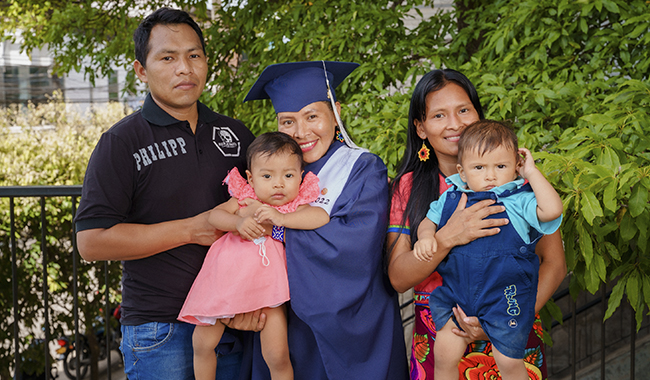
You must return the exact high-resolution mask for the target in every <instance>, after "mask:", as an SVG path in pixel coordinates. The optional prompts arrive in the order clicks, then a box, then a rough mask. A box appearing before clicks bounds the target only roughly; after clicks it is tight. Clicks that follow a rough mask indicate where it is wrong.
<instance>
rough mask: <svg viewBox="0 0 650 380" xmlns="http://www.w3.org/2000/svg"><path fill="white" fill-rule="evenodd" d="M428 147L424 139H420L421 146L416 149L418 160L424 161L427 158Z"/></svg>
mask: <svg viewBox="0 0 650 380" xmlns="http://www.w3.org/2000/svg"><path fill="white" fill-rule="evenodd" d="M429 153H430V151H429V148H427V145H426V144H425V143H424V140H422V148H420V150H418V157H419V158H420V161H422V162H424V161H426V160H428V159H429Z"/></svg>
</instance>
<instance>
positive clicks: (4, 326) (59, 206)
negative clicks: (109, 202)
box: [0, 93, 127, 380]
mask: <svg viewBox="0 0 650 380" xmlns="http://www.w3.org/2000/svg"><path fill="white" fill-rule="evenodd" d="M62 101H63V99H62V96H61V94H60V93H59V94H55V97H54V98H53V99H52V100H51V102H50V103H48V104H43V105H39V106H35V105H33V104H29V105H28V106H26V107H18V106H15V107H11V108H8V109H0V186H32V185H74V184H80V183H81V182H82V179H83V175H84V172H85V170H86V163H87V162H88V159H89V158H90V153H91V152H92V149H93V148H94V146H95V144H96V142H97V140H98V139H99V136H100V134H101V132H102V131H103V130H105V129H106V127H107V126H110V125H111V124H113V123H115V122H116V121H118V120H120V119H121V118H122V117H124V116H125V115H126V114H127V112H126V111H127V110H125V109H124V107H123V106H122V105H120V104H111V105H109V106H108V107H107V108H105V109H101V110H97V111H96V112H94V113H92V114H90V115H80V114H79V113H78V112H70V110H67V109H66V105H65V104H64V103H62ZM11 126H23V127H24V126H31V127H41V128H42V127H44V126H49V127H50V128H52V127H53V128H54V129H53V130H48V129H46V130H41V131H37V130H35V129H32V128H29V129H27V128H26V129H25V131H24V132H23V133H14V132H11V131H10V129H9V127H11ZM76 201H77V204H78V201H79V199H77V200H76ZM14 207H15V210H16V215H15V231H16V233H15V239H16V256H17V263H16V264H17V278H19V279H21V281H19V282H18V297H17V298H18V310H19V315H20V326H21V342H20V346H21V353H22V357H23V358H25V359H26V360H25V362H24V363H23V364H22V369H23V370H24V371H25V372H26V373H33V372H37V373H38V372H42V371H43V368H45V362H44V357H43V347H42V345H33V344H32V342H33V339H34V338H40V339H42V338H44V333H43V331H41V330H40V329H41V327H42V321H43V302H44V301H43V298H42V289H43V275H42V273H43V261H42V252H41V241H40V240H41V228H42V227H41V204H40V198H15V199H14ZM44 207H45V210H46V212H45V215H46V233H47V237H46V245H47V249H46V251H47V261H48V267H47V273H48V275H47V281H48V296H49V299H48V302H49V305H50V308H49V317H50V325H51V331H50V335H51V337H52V338H53V339H56V338H58V337H59V336H60V335H63V334H64V333H66V334H67V333H69V332H70V331H73V328H74V324H73V316H74V314H73V311H72V305H73V299H72V297H73V294H74V293H73V292H72V290H73V285H72V281H73V272H72V271H73V261H72V260H73V253H72V252H73V251H72V207H73V205H72V199H71V198H70V197H61V198H58V197H54V198H47V199H46V200H45V202H44ZM9 214H10V200H9V199H8V198H0V276H2V278H3V281H0V305H1V307H0V347H2V350H0V379H3V380H4V379H10V378H11V376H10V372H9V369H10V368H12V367H13V364H14V353H13V348H14V345H13V331H14V321H13V308H12V302H13V297H12V281H11V278H12V277H11V245H10V244H11V243H10V240H11V235H10V231H11V230H10V215H9ZM77 257H78V256H77ZM77 263H78V272H77V283H78V284H77V289H78V294H79V295H80V301H79V315H80V324H81V326H80V332H81V333H83V332H84V331H90V329H91V324H92V323H93V321H94V318H95V316H97V315H100V313H101V310H102V307H103V302H104V298H103V297H104V290H105V279H104V265H105V264H104V263H103V262H100V263H86V262H83V260H81V259H80V258H79V257H78V258H77ZM109 273H110V278H109V289H111V290H112V291H113V292H112V296H111V301H112V302H119V294H117V293H116V291H117V290H118V289H119V281H120V275H121V272H120V266H119V262H111V263H109ZM25 331H27V332H28V333H27V334H25ZM53 362H54V359H53V358H50V363H53ZM95 372H96V368H95ZM61 375H62V374H61Z"/></svg>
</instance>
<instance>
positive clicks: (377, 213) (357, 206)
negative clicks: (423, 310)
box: [252, 142, 408, 380]
mask: <svg viewBox="0 0 650 380" xmlns="http://www.w3.org/2000/svg"><path fill="white" fill-rule="evenodd" d="M338 149H349V148H348V147H347V146H345V145H343V144H341V143H338V142H334V143H333V144H332V146H331V147H330V149H329V151H328V152H327V154H326V155H325V156H324V157H323V158H321V159H320V160H319V161H317V162H315V163H312V164H309V165H307V167H306V168H305V171H311V172H313V173H314V174H316V175H318V173H319V171H320V170H321V169H322V168H323V166H324V165H325V163H326V162H327V161H328V160H329V159H330V158H332V154H333V153H334V152H335V151H336V150H338ZM337 181H346V183H345V186H344V188H343V191H342V192H341V194H340V196H339V197H338V199H336V201H335V202H334V205H333V207H332V210H331V212H330V222H329V223H328V224H326V225H325V226H323V227H321V228H318V229H316V230H311V231H304V230H288V231H287V233H286V237H285V240H286V249H287V269H288V275H289V288H290V292H291V301H290V302H289V303H288V314H289V316H288V323H289V350H290V352H291V361H292V363H293V366H294V374H295V376H294V377H295V379H296V380H301V379H310V380H319V379H341V380H344V379H372V380H382V379H386V380H401V379H407V378H408V366H407V361H406V348H405V343H404V333H403V329H402V324H401V317H400V314H399V305H398V301H397V294H396V292H395V291H394V290H393V289H392V287H391V286H390V282H389V281H388V278H387V276H386V275H385V274H384V271H383V264H382V256H383V253H382V247H383V243H384V238H385V233H386V227H387V218H388V181H387V175H386V166H385V165H384V163H383V162H382V161H381V159H380V158H379V157H378V156H376V155H374V154H371V153H367V152H366V153H363V154H361V156H360V157H359V158H358V159H357V161H356V162H355V164H354V166H353V167H352V171H351V172H350V175H349V176H348V177H347V179H346V178H338V179H337ZM335 182H336V181H335ZM324 185H325V186H327V183H325V184H324ZM255 341H256V342H255V346H256V347H255V351H256V354H255V355H254V358H253V371H252V372H253V374H252V378H253V379H254V380H261V379H270V376H269V373H268V368H267V367H266V365H265V363H264V361H263V358H262V356H261V354H260V348H259V334H256V337H255Z"/></svg>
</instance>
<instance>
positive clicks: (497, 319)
mask: <svg viewBox="0 0 650 380" xmlns="http://www.w3.org/2000/svg"><path fill="white" fill-rule="evenodd" d="M517 145H518V143H517V136H516V135H515V133H514V131H513V130H512V129H511V128H509V127H508V126H506V125H505V124H503V123H500V122H497V121H493V120H481V121H478V122H476V123H474V124H472V125H470V126H468V127H467V128H465V130H464V131H463V133H462V134H461V136H460V140H459V141H458V162H459V163H458V166H457V168H458V174H455V175H453V176H450V177H448V178H447V179H446V181H447V182H448V183H450V184H452V185H453V186H452V187H450V188H449V190H447V191H446V192H445V193H443V194H442V195H441V196H440V198H439V199H438V200H437V201H434V202H432V203H431V206H430V209H429V212H428V213H427V217H426V218H425V219H424V220H423V221H422V222H421V223H420V226H419V228H418V231H417V233H418V241H417V242H416V243H415V245H414V247H413V253H414V254H415V256H416V257H417V258H418V259H419V260H422V261H430V260H431V259H432V258H433V255H434V254H435V253H436V248H437V244H436V240H435V232H436V229H437V228H441V227H442V226H444V224H445V223H446V222H447V220H448V219H449V217H450V216H451V214H453V212H454V210H456V206H457V205H458V201H459V200H460V198H461V195H462V194H467V206H466V207H469V206H471V205H472V204H474V203H476V202H479V201H481V200H484V199H490V198H491V199H494V200H496V203H495V204H496V205H503V206H504V207H505V210H506V211H505V212H503V213H499V214H496V215H492V216H491V217H492V218H507V219H509V223H508V224H507V225H505V226H503V227H500V229H501V231H500V232H499V233H498V234H496V235H493V236H487V237H483V238H479V239H476V240H474V241H473V242H471V243H469V244H466V245H462V246H457V247H455V248H453V249H452V250H451V251H450V252H449V254H448V256H447V257H446V258H445V259H444V260H443V261H442V262H441V263H440V264H439V265H438V268H437V271H438V273H440V275H441V276H442V282H443V284H442V285H441V286H439V287H437V288H436V289H434V290H433V292H432V293H431V297H430V299H429V305H430V307H431V315H432V318H433V322H434V323H435V326H436V328H437V335H436V343H435V345H434V357H435V358H436V361H435V376H436V380H446V379H454V380H457V379H458V362H459V361H460V359H461V357H462V356H463V353H464V352H465V349H466V347H467V344H469V343H470V342H469V341H468V339H467V338H464V337H460V336H457V335H455V334H454V333H452V332H451V330H452V328H453V327H454V322H453V321H452V316H453V312H452V308H453V307H455V306H456V305H458V306H460V308H461V309H463V310H464V311H465V313H466V314H467V315H474V316H476V317H478V320H479V322H480V324H481V327H482V328H483V330H484V331H485V333H486V335H487V336H488V338H489V339H490V342H491V343H492V348H493V350H492V351H493V353H494V359H495V361H496V364H497V367H498V369H499V372H500V373H501V376H502V378H503V379H504V380H515V379H516V380H519V379H522V380H523V379H528V373H527V371H526V367H525V365H524V362H523V360H522V359H523V357H524V349H525V347H526V342H527V340H528V335H529V332H530V330H531V328H532V326H533V322H534V319H535V299H536V296H537V277H538V271H539V258H538V257H537V255H536V254H535V245H536V244H537V241H538V240H539V238H540V237H542V236H543V235H544V234H551V233H553V232H555V231H556V230H557V229H558V228H559V226H560V223H561V221H562V200H561V199H560V197H559V195H558V194H557V192H556V191H555V189H553V187H552V186H551V184H550V183H549V182H548V181H547V180H546V178H545V177H544V175H543V174H542V173H541V172H540V171H539V169H537V167H536V166H535V162H534V161H533V157H532V155H531V153H530V151H529V150H528V149H525V148H521V149H519V148H518V146H517Z"/></svg>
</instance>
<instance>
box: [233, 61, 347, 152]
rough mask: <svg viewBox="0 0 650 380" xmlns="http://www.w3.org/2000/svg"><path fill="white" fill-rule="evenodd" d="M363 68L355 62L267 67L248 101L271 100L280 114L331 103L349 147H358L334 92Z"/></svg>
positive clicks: (290, 63)
mask: <svg viewBox="0 0 650 380" xmlns="http://www.w3.org/2000/svg"><path fill="white" fill-rule="evenodd" d="M357 67H359V64H358V63H354V62H336V61H304V62H287V63H277V64H274V65H269V66H267V67H266V68H265V69H264V71H262V74H260V77H259V78H257V81H256V82H255V84H254V85H253V87H251V89H250V91H249V92H248V94H247V95H246V98H245V99H244V102H247V101H249V100H258V99H271V102H272V103H273V108H275V112H276V113H280V112H298V111H300V110H301V109H302V108H303V107H305V106H306V105H308V104H311V103H314V102H320V101H326V102H327V101H329V102H331V104H332V108H333V109H334V116H335V117H336V121H337V122H338V125H339V129H340V130H341V133H342V134H343V137H344V138H345V141H346V144H347V145H349V146H351V147H355V148H356V147H357V146H356V145H355V144H354V143H353V142H352V140H351V139H350V137H349V136H348V134H347V132H346V131H345V128H344V127H343V123H342V121H341V117H340V115H339V114H338V112H337V111H336V107H335V105H334V103H335V102H336V95H335V93H334V89H335V88H336V87H337V86H338V85H339V84H341V82H343V80H344V79H345V78H346V77H347V76H348V75H350V73H351V72H352V71H354V69H356V68H357Z"/></svg>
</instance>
